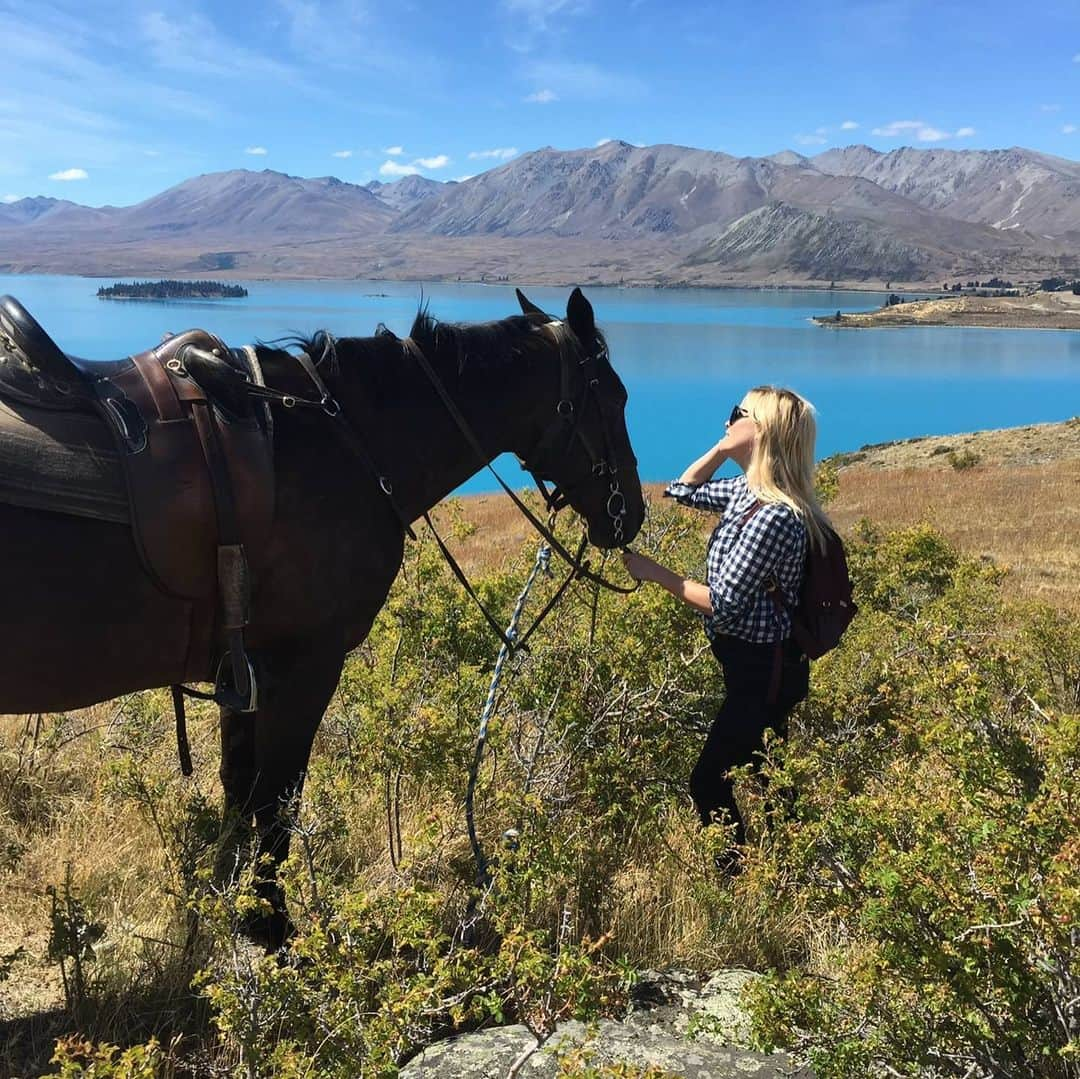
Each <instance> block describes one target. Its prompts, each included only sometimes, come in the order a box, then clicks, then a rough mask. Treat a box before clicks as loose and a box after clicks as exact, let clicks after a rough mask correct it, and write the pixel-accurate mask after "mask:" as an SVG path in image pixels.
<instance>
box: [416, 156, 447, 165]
mask: <svg viewBox="0 0 1080 1079" xmlns="http://www.w3.org/2000/svg"><path fill="white" fill-rule="evenodd" d="M413 164H414V165H418V166H419V167H420V168H422V169H445V168H446V166H447V165H449V164H450V158H448V157H447V156H446V154H436V155H435V156H434V157H418V158H417V159H416V160H415V161H414V162H413Z"/></svg>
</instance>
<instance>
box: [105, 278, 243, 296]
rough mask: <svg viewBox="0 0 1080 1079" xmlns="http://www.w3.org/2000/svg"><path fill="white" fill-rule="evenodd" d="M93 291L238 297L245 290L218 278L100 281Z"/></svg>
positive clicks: (136, 294) (132, 294)
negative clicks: (100, 283) (113, 282)
mask: <svg viewBox="0 0 1080 1079" xmlns="http://www.w3.org/2000/svg"><path fill="white" fill-rule="evenodd" d="M97 294H98V299H99V300H239V299H243V298H244V297H245V296H247V294H248V291H247V289H246V288H244V287H243V286H242V285H226V284H223V283H222V282H220V281H172V280H168V281H132V282H131V283H130V284H128V283H126V282H124V281H117V282H116V284H115V285H108V286H105V285H103V286H102V287H101V288H99V289H98V291H97Z"/></svg>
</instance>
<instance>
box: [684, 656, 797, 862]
mask: <svg viewBox="0 0 1080 1079" xmlns="http://www.w3.org/2000/svg"><path fill="white" fill-rule="evenodd" d="M781 647H782V652H781V666H780V681H779V690H778V692H777V694H776V700H775V701H774V702H772V703H770V702H769V691H770V688H771V686H772V681H773V667H774V663H775V657H776V645H775V644H753V643H751V642H750V641H742V640H739V639H738V638H737V637H718V638H717V639H716V640H714V641H713V642H712V650H713V654H714V655H715V656H716V658H717V659H718V660H719V662H720V666H721V667H722V668H723V671H724V683H725V687H726V691H727V693H726V696H725V698H724V703H723V704H722V705H721V706H720V711H719V712H717V714H716V719H715V720H714V721H713V725H712V729H711V730H710V731H709V736H708V738H706V739H705V748H704V749H702V751H701V756H700V757H699V758H698V762H697V764H696V765H695V766H694V770H693V772H691V773H690V794H691V796H692V797H693V799H694V805H695V806H696V807H697V811H698V814H699V815H700V817H701V822H702V824H703V825H704V824H708V823H710V821H712V820H713V819H714V815H717V814H720V813H721V811H722V810H726V811H727V812H728V814H729V815H730V817H731V819H732V821H734V823H735V835H736V841H737V842H739V843H744V842H745V841H746V832H745V829H744V827H743V821H742V817H741V816H740V815H739V809H738V806H736V804H735V795H734V790H733V785H732V782H731V779H730V778H729V776H728V775H727V772H728V770H729V769H731V768H735V767H737V766H739V765H742V764H749V763H750V762H752V760H753V756H754V753H755V752H756V751H757V750H759V749H761V736H762V734H763V733H764V732H765V729H766V727H772V729H773V730H774V731H776V732H777V734H780V735H785V734H787V717H788V715H789V714H790V713H791V710H792V709H793V708H794V707H795V705H797V704H798V703H799V701H801V700H804V699H805V697H806V694H807V692H808V691H809V688H810V664H809V662H808V661H807V659H806V657H805V656H804V655H802V653H801V652H800V651H799V649H798V647H797V646H796V645H795V644H794V643H793V642H792V641H790V640H788V641H785V642H784V644H783V645H782V646H781Z"/></svg>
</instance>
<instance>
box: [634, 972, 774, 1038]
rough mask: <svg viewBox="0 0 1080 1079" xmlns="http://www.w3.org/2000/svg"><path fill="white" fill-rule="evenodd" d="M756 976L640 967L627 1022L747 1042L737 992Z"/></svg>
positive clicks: (747, 1030) (679, 1033)
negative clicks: (707, 976) (711, 974)
mask: <svg viewBox="0 0 1080 1079" xmlns="http://www.w3.org/2000/svg"><path fill="white" fill-rule="evenodd" d="M759 977H760V975H758V974H755V973H754V972H753V971H750V970H721V971H718V972H717V973H716V974H714V975H713V976H712V977H711V978H709V979H707V980H706V979H704V978H702V977H701V976H700V975H696V974H693V973H690V972H688V971H675V970H667V971H655V970H648V971H644V972H642V974H641V975H640V976H639V979H638V982H637V984H636V985H635V986H634V990H633V992H632V994H631V999H630V1013H629V1015H628V1016H627V1018H626V1022H627V1023H629V1024H630V1025H632V1026H637V1027H640V1028H642V1029H646V1030H653V1031H657V1032H661V1033H664V1034H669V1035H672V1036H674V1037H679V1038H702V1039H707V1040H709V1041H712V1042H714V1043H715V1044H717V1045H735V1046H742V1047H746V1046H747V1045H748V1044H749V1036H750V1023H749V1019H748V1018H747V1015H746V1013H745V1012H744V1011H743V1009H742V1005H741V1004H740V1003H739V996H740V994H741V993H742V989H743V986H745V985H746V984H747V982H750V981H753V980H754V979H755V978H759Z"/></svg>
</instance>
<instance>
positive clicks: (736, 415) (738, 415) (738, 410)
mask: <svg viewBox="0 0 1080 1079" xmlns="http://www.w3.org/2000/svg"><path fill="white" fill-rule="evenodd" d="M749 415H750V413H749V412H748V411H747V410H746V409H745V408H743V406H742V405H736V406H735V407H734V408H733V409H732V410H731V415H730V416H728V420H727V421H728V423H729V424H731V423H738V422H739V420H741V419H745V418H746V417H747V416H749Z"/></svg>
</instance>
